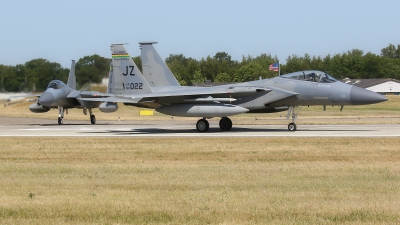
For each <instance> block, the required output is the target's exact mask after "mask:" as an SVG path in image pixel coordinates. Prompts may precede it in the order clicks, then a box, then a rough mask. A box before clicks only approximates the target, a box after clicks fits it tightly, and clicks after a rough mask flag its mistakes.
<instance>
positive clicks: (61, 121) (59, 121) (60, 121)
mask: <svg viewBox="0 0 400 225" xmlns="http://www.w3.org/2000/svg"><path fill="white" fill-rule="evenodd" d="M63 122H64V121H63V119H62V118H61V117H58V125H62V124H63Z"/></svg>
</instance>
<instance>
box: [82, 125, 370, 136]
mask: <svg viewBox="0 0 400 225" xmlns="http://www.w3.org/2000/svg"><path fill="white" fill-rule="evenodd" d="M302 131H306V132H314V131H315V132H360V131H364V132H368V131H374V130H356V129H354V130H341V129H339V130H334V129H328V130H320V129H318V130H314V129H301V130H297V131H295V132H302ZM260 132H266V133H272V132H278V133H282V134H284V133H288V132H289V133H291V132H292V131H288V130H287V129H284V128H283V129H268V128H262V129H259V128H242V127H239V128H232V130H230V131H221V129H219V128H210V129H209V130H208V131H207V132H206V133H204V134H209V133H226V134H229V133H260ZM81 133H91V134H106V133H107V134H115V135H134V134H199V132H198V131H197V130H196V129H162V128H139V129H132V130H104V131H83V132H81Z"/></svg>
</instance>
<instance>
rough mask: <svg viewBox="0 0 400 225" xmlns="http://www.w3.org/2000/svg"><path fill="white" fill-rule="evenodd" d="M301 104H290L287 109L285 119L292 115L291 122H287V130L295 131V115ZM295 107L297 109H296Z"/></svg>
mask: <svg viewBox="0 0 400 225" xmlns="http://www.w3.org/2000/svg"><path fill="white" fill-rule="evenodd" d="M302 107H303V106H301V105H300V106H295V107H293V106H290V107H289V109H288V114H287V115H286V119H289V118H290V117H292V122H291V123H289V125H288V130H289V131H296V130H297V126H296V120H297V115H298V114H299V112H300V110H301V108H302ZM296 109H297V110H296Z"/></svg>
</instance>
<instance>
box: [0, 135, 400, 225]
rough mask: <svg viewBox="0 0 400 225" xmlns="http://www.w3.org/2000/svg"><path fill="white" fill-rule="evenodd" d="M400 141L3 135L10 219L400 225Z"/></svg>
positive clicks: (6, 218)
mask: <svg viewBox="0 0 400 225" xmlns="http://www.w3.org/2000/svg"><path fill="white" fill-rule="evenodd" d="M399 145H400V138H201V139H200V138H172V139H171V138H0V163H1V165H2V166H1V167H0V171H1V175H2V177H1V179H0V198H1V201H0V202H1V203H0V223H1V224H337V223H341V224H396V223H400V201H399V198H400V189H399V187H400V150H399V149H398V146H399Z"/></svg>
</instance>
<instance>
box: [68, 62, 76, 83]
mask: <svg viewBox="0 0 400 225" xmlns="http://www.w3.org/2000/svg"><path fill="white" fill-rule="evenodd" d="M67 86H68V87H70V88H72V89H74V90H76V76H75V60H72V62H71V70H70V71H69V75H68V82H67Z"/></svg>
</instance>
